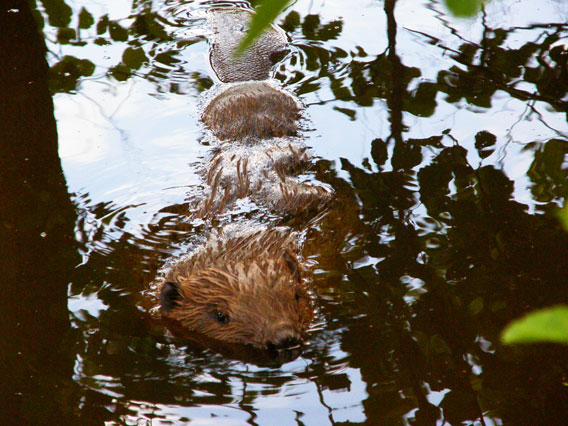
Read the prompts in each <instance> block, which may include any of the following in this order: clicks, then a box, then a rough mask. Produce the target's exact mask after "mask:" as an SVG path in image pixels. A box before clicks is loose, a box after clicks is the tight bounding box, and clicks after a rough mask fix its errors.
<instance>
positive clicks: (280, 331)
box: [266, 325, 302, 350]
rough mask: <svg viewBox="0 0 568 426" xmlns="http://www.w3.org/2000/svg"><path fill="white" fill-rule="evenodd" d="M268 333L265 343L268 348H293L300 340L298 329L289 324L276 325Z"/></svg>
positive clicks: (297, 345) (298, 344)
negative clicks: (268, 336)
mask: <svg viewBox="0 0 568 426" xmlns="http://www.w3.org/2000/svg"><path fill="white" fill-rule="evenodd" d="M270 334H271V335H270V338H269V339H268V342H267V344H266V346H267V347H268V349H276V350H278V349H293V348H297V347H299V346H300V343H301V342H302V339H301V336H300V334H299V333H298V331H297V330H296V329H295V328H294V327H292V326H289V325H282V326H280V327H277V328H275V329H274V330H273V332H272V333H270Z"/></svg>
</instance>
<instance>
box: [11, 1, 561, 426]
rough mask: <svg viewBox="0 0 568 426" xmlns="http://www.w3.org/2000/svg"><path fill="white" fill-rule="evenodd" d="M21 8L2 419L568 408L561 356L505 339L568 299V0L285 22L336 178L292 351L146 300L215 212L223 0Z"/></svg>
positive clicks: (548, 411) (429, 414)
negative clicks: (207, 166) (205, 175)
mask: <svg viewBox="0 0 568 426" xmlns="http://www.w3.org/2000/svg"><path fill="white" fill-rule="evenodd" d="M225 3H226V4H228V3H229V2H225ZM26 4H27V2H26V1H23V0H3V2H2V5H0V30H1V33H2V35H1V37H0V120H1V122H0V254H1V257H0V259H1V260H0V272H1V274H0V277H1V279H2V295H1V297H0V300H1V301H0V309H1V311H0V312H1V315H0V318H1V319H0V326H1V327H0V330H1V333H2V335H1V338H0V356H1V359H0V361H1V362H0V424H1V425H36V424H50V425H67V424H77V425H91V424H92V425H153V426H154V425H181V424H195V425H209V424H210V425H241V424H250V425H336V424H342V425H346V424H368V425H413V424H417V425H462V424H463V425H565V424H568V362H567V360H568V350H567V349H566V348H564V347H559V346H553V345H543V346H526V347H504V346H502V345H501V344H500V343H499V334H500V332H501V330H502V329H503V327H504V326H505V325H506V324H507V323H508V322H509V321H511V320H512V319H514V318H517V317H519V316H521V315H522V314H524V313H526V312H528V311H530V310H532V309H535V308H539V307H545V306H551V305H554V304H558V303H566V302H567V301H568V235H567V234H566V233H565V232H564V231H563V230H562V229H561V228H560V226H559V224H558V222H557V220H556V211H557V210H558V208H559V207H560V206H562V205H563V204H564V202H565V200H566V197H567V196H568V180H567V175H568V123H567V111H568V93H567V92H568V25H567V24H566V22H568V3H565V2H564V1H562V0H546V1H543V0H526V1H523V2H519V1H514V0H493V1H492V2H490V3H488V4H487V5H486V7H485V11H484V12H483V13H480V14H479V15H478V16H476V17H474V18H472V19H461V18H455V17H452V16H451V15H450V14H449V13H448V12H447V11H446V9H445V8H444V5H443V3H440V2H437V1H417V0H398V1H396V4H395V2H394V1H391V0H388V1H386V2H381V1H373V0H353V1H349V2H347V1H343V0H333V1H329V0H328V1H322V0H317V1H314V0H298V1H297V2H296V3H294V4H293V5H292V6H291V7H290V8H289V9H287V10H286V11H285V12H284V13H283V14H282V16H281V17H280V18H279V19H278V21H277V22H278V23H279V25H280V26H281V27H282V28H283V29H284V30H285V31H286V33H287V34H288V35H289V37H290V39H291V42H292V48H291V52H290V54H289V55H288V56H287V57H286V58H284V59H283V61H282V62H281V63H279V64H278V65H277V66H276V67H275V69H274V77H275V78H276V79H277V80H279V81H280V82H281V83H282V85H283V86H284V87H285V88H286V89H288V90H289V91H291V92H293V93H294V94H296V95H297V96H298V97H299V98H301V100H302V101H303V102H304V103H305V105H306V107H307V108H306V116H307V117H308V119H309V121H308V122H307V124H306V125H305V127H307V128H308V129H307V130H306V132H305V134H304V136H305V140H306V144H307V145H308V146H310V147H312V150H313V153H314V155H315V158H316V159H315V160H314V164H313V167H312V170H311V173H312V174H313V176H314V177H315V178H317V179H319V180H320V181H322V182H325V183H327V184H329V185H330V186H331V187H333V188H334V190H335V191H336V194H337V201H336V202H335V203H334V204H333V205H332V206H331V208H330V210H329V212H328V213H327V215H326V216H325V217H324V218H323V219H322V220H321V221H320V222H319V223H318V225H317V226H315V227H313V229H311V230H310V232H309V233H308V235H307V238H306V244H305V250H304V256H305V257H306V258H307V259H309V260H310V262H312V263H313V264H314V279H313V287H314V292H315V294H316V298H317V304H318V314H317V326H316V327H315V330H314V331H313V332H312V333H311V336H310V341H309V345H308V346H307V347H306V348H305V350H304V351H303V353H302V354H301V356H300V357H298V358H296V359H294V360H293V361H289V362H284V363H282V364H274V363H272V364H271V363H265V362H261V361H259V360H257V359H255V358H254V356H249V355H250V354H249V355H246V354H245V353H239V354H231V353H226V352H223V351H220V352H221V353H219V351H216V350H213V349H211V348H209V349H206V348H203V347H200V346H199V345H196V344H192V343H187V342H185V341H182V340H180V339H174V338H172V337H171V336H170V335H169V334H168V333H167V332H166V330H165V329H164V326H163V325H162V324H161V323H160V322H159V321H157V320H156V318H155V315H153V314H152V312H151V311H152V307H153V301H152V299H151V297H150V296H146V297H144V296H141V295H143V294H145V293H148V289H149V288H150V284H151V283H152V282H153V280H154V279H155V277H156V276H157V274H158V273H159V269H160V268H161V267H162V266H163V265H164V263H165V262H166V261H167V260H168V259H171V258H173V257H175V256H177V255H180V254H182V253H184V252H185V251H186V250H187V249H188V248H189V247H191V244H193V242H194V241H195V240H196V239H199V238H200V237H201V236H203V235H205V228H207V226H208V225H207V224H206V223H201V222H196V221H190V220H189V219H188V207H187V204H186V203H187V199H188V197H191V196H192V195H193V196H195V195H196V194H197V195H198V194H199V193H200V192H199V191H200V188H199V185H200V184H201V181H200V180H199V178H198V176H197V174H196V168H195V166H192V164H195V163H199V162H200V160H201V158H203V156H204V155H206V153H207V150H208V140H207V137H205V136H204V132H203V129H202V128H201V125H200V124H199V121H198V118H199V108H200V105H201V103H202V102H203V97H204V92H205V91H206V90H207V89H208V88H210V87H211V86H213V85H214V84H215V83H216V80H215V77H214V73H213V72H212V69H211V68H210V66H209V64H208V55H207V52H208V46H207V42H206V38H205V37H206V35H207V34H206V32H205V29H204V22H203V13H204V10H205V9H206V8H207V7H208V4H207V2H183V1H172V0H154V1H150V0H147V1H145V0H113V1H111V0H98V1H95V0H75V1H72V2H71V1H70V0H69V1H65V0H45V1H40V0H36V1H33V0H32V1H31V3H30V4H31V5H32V8H33V10H32V12H33V16H32V13H30V10H29V9H27V7H26ZM238 5H239V6H241V7H244V6H246V3H244V2H241V3H239V4H238ZM34 18H35V20H36V21H35V22H34ZM36 22H39V23H40V29H41V31H40V35H38V34H37V32H36V30H35V28H36ZM46 47H47V52H46V50H45V48H46ZM243 214H244V215H247V214H248V215H251V216H253V217H256V218H257V219H258V220H262V217H263V216H262V214H263V212H254V211H253V212H250V211H248V212H247V211H246V209H245V211H243ZM2 382H4V383H2Z"/></svg>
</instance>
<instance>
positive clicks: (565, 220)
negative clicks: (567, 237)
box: [558, 201, 568, 231]
mask: <svg viewBox="0 0 568 426" xmlns="http://www.w3.org/2000/svg"><path fill="white" fill-rule="evenodd" d="M558 219H560V223H561V224H562V227H563V228H564V230H565V231H568V201H565V202H564V207H562V208H561V209H560V211H559V212H558Z"/></svg>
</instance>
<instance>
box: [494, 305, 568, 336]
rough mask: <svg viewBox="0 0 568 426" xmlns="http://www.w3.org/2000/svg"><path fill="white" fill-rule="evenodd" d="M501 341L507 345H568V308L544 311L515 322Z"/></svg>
mask: <svg viewBox="0 0 568 426" xmlns="http://www.w3.org/2000/svg"><path fill="white" fill-rule="evenodd" d="M501 341H502V342H503V343H505V344H511V343H537V342H553V343H563V344H568V306H565V305H560V306H555V307H552V308H547V309H542V310H540V311H535V312H531V313H529V314H528V315H526V316H524V317H523V318H520V319H518V320H515V321H513V322H512V323H510V324H509V325H508V326H507V327H505V330H504V331H503V333H502V334H501Z"/></svg>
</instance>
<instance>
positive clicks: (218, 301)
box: [160, 227, 313, 349]
mask: <svg viewBox="0 0 568 426" xmlns="http://www.w3.org/2000/svg"><path fill="white" fill-rule="evenodd" d="M297 249H298V248H297V236H296V235H295V234H294V233H290V232H289V230H288V229H286V228H284V227H275V228H272V229H266V228H262V227H261V228H254V227H253V228H252V229H251V228H250V227H249V229H247V230H246V231H243V230H242V229H241V230H234V229H233V230H232V231H229V230H227V229H223V231H222V232H220V233H218V234H217V235H215V236H214V237H213V238H211V239H210V240H209V241H208V242H207V243H206V245H205V246H203V247H201V248H200V249H199V250H197V251H196V252H195V253H193V254H192V255H191V256H190V257H188V258H187V259H184V260H183V261H181V262H178V263H176V264H175V265H174V266H173V267H172V268H171V269H170V271H169V272H168V274H167V276H166V279H165V284H164V285H163V287H162V291H161V295H160V299H161V306H162V312H163V313H164V314H165V315H166V316H167V317H169V318H171V319H174V320H176V321H179V323H181V325H182V326H184V327H186V328H188V329H190V330H195V331H198V332H200V333H203V334H205V335H207V336H209V337H212V338H215V339H218V340H223V341H226V342H232V343H246V344H250V345H253V346H255V347H258V348H266V349H281V348H292V347H295V346H297V345H299V343H300V342H301V341H302V340H303V338H304V337H305V331H306V329H307V327H308V326H309V324H310V323H311V320H312V318H313V304H312V298H311V296H310V294H309V293H308V291H307V290H306V286H305V282H304V281H303V279H302V277H301V273H300V269H301V268H300V265H299V262H298V260H297V258H296V256H295V254H294V253H295V252H296V251H297Z"/></svg>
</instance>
